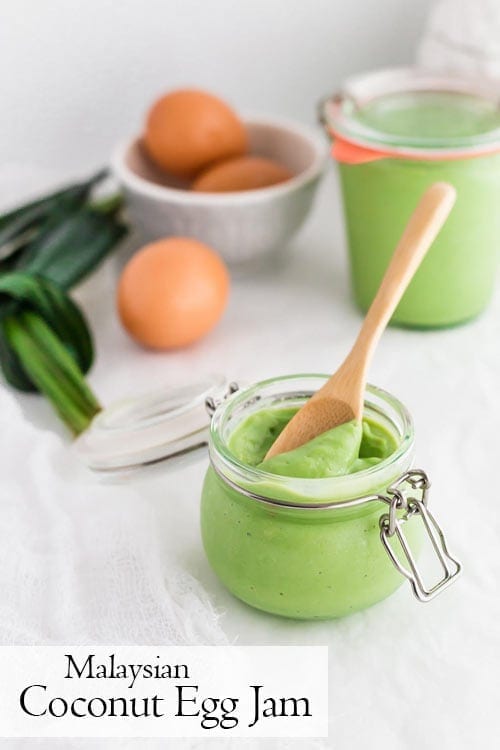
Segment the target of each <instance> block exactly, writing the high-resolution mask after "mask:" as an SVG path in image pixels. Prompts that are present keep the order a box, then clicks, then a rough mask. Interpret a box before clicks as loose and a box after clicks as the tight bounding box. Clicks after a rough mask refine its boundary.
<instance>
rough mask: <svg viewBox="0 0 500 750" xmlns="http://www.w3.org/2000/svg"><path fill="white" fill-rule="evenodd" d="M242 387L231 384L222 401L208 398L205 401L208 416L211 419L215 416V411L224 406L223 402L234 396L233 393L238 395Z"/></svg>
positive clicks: (211, 397)
mask: <svg viewBox="0 0 500 750" xmlns="http://www.w3.org/2000/svg"><path fill="white" fill-rule="evenodd" d="M239 389H240V387H239V385H238V383H235V382H232V383H229V385H228V387H227V392H226V393H225V394H224V396H223V397H222V398H221V399H215V398H214V397H213V396H208V398H206V399H205V409H206V410H207V412H208V416H209V417H210V419H211V418H212V417H213V415H214V414H215V410H216V409H217V407H218V406H220V404H222V402H223V401H225V400H226V399H227V398H229V396H232V395H233V393H236V391H239Z"/></svg>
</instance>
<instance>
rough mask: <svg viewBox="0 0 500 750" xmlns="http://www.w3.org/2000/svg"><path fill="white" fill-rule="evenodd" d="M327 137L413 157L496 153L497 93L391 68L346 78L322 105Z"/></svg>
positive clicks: (499, 132)
mask: <svg viewBox="0 0 500 750" xmlns="http://www.w3.org/2000/svg"><path fill="white" fill-rule="evenodd" d="M320 116H321V119H322V121H323V124H324V125H325V127H326V128H327V130H328V132H329V133H330V135H332V136H334V137H336V138H342V139H345V140H346V141H348V142H350V143H354V144H356V145H358V146H361V147H365V148H367V149H380V151H382V152H384V153H387V154H391V153H393V154H398V153H399V154H404V155H412V154H413V155H414V156H415V157H417V158H432V157H433V156H434V158H440V159H442V158H446V156H448V158H460V157H461V156H467V155H478V154H481V153H491V152H494V151H497V150H499V149H500V102H499V97H498V92H497V91H496V90H495V88H494V87H493V86H491V85H490V84H488V83H487V82H486V81H481V80H476V79H470V78H461V77H455V76H444V75H439V74H435V73H431V72H428V71H425V70H420V69H418V68H393V69H387V70H381V71H376V72H373V73H368V74H365V75H359V76H355V77H352V78H350V79H348V80H347V82H346V83H345V85H344V87H343V89H342V91H341V92H340V94H337V95H336V96H333V97H330V98H327V99H326V100H325V101H324V102H323V103H322V105H321V113H320Z"/></svg>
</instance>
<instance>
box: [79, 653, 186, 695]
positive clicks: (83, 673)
mask: <svg viewBox="0 0 500 750" xmlns="http://www.w3.org/2000/svg"><path fill="white" fill-rule="evenodd" d="M65 657H66V659H67V672H66V674H65V675H64V677H65V678H66V679H67V680H71V679H72V678H77V679H80V680H81V679H86V680H98V679H104V680H128V683H127V687H128V688H130V689H132V688H133V687H134V685H135V681H136V680H137V678H141V679H146V680H148V679H155V680H158V679H171V680H187V679H189V677H190V674H189V670H188V667H187V664H160V657H159V656H157V657H156V659H157V662H156V664H120V663H119V662H117V660H116V657H115V655H114V654H110V655H109V656H108V659H107V661H106V662H105V663H101V662H96V660H95V659H96V656H95V654H89V655H88V656H87V658H86V659H85V661H82V662H81V663H80V664H78V663H77V661H76V660H75V658H74V657H73V656H72V655H71V654H65Z"/></svg>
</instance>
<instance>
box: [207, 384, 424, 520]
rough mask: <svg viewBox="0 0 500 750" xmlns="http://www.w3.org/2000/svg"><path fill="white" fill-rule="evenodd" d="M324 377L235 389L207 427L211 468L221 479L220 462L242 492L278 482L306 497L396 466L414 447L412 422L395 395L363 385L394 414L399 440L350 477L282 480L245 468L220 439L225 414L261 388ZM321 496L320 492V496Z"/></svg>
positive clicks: (284, 503) (266, 497) (285, 504)
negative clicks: (251, 486) (384, 455)
mask: <svg viewBox="0 0 500 750" xmlns="http://www.w3.org/2000/svg"><path fill="white" fill-rule="evenodd" d="M328 377H329V376H328V375H325V374H321V373H299V374H294V375H284V376H278V377H275V378H268V379H266V380H261V381H259V382H257V383H255V384H253V385H252V386H249V387H248V388H244V389H241V390H238V391H237V392H236V393H234V394H232V395H231V396H230V397H229V398H228V399H226V400H225V401H223V402H222V403H220V404H219V405H218V407H217V409H216V411H215V413H214V415H213V417H212V421H211V425H210V441H209V454H210V460H211V463H212V465H213V466H214V468H215V470H216V471H217V473H219V474H220V475H222V476H224V478H225V472H224V473H222V472H221V470H220V466H219V465H216V462H218V464H220V462H221V461H222V464H223V466H224V468H225V469H227V470H228V471H229V472H231V473H232V474H233V475H236V477H237V478H238V479H241V484H240V482H239V481H235V480H234V479H233V480H232V483H233V484H236V486H237V487H238V488H241V489H245V485H247V483H252V484H253V483H255V484H258V483H266V482H268V483H271V484H276V482H279V484H280V487H281V488H284V489H288V490H290V491H291V494H303V495H304V496H307V494H309V492H308V490H309V489H310V488H311V486H314V487H315V488H318V489H319V488H322V489H325V488H327V489H328V490H331V491H332V493H334V492H335V488H337V489H339V488H341V487H342V485H345V484H346V482H349V481H351V482H354V481H355V482H357V483H362V482H363V481H365V480H366V481H367V482H369V481H370V480H371V479H376V477H377V475H381V474H382V473H383V472H384V471H385V470H388V469H390V467H391V466H393V465H396V464H397V462H398V461H399V460H400V459H402V458H403V457H404V456H405V455H407V454H408V453H409V452H410V451H411V450H412V448H413V445H414V428H413V420H412V418H411V415H410V413H409V411H408V410H407V408H406V407H405V406H404V404H402V403H401V401H399V399H397V398H396V397H395V396H393V395H392V394H391V393H389V392H388V391H385V390H383V389H382V388H379V387H377V386H375V385H371V384H367V386H366V393H367V396H370V395H372V396H375V397H378V398H379V399H380V400H381V401H382V402H384V403H386V404H387V405H388V407H390V408H392V409H393V410H394V411H395V412H396V413H397V415H398V417H399V418H400V419H401V439H400V441H399V443H398V447H397V448H396V450H395V451H394V452H393V453H391V455H390V456H388V457H387V458H384V459H382V460H381V461H380V462H379V463H377V464H375V465H374V466H370V467H368V468H366V469H363V470H362V471H358V472H355V473H354V474H347V475H342V476H337V477H316V478H304V477H285V476H281V475H276V474H273V473H271V472H268V471H265V470H263V469H259V468H258V467H255V466H248V465H247V464H245V463H243V462H242V461H240V460H239V459H238V458H237V456H235V455H234V454H233V453H232V452H231V451H230V450H229V447H228V445H227V442H226V441H225V440H224V438H223V436H222V429H223V427H224V419H225V418H227V416H228V413H229V414H230V411H231V410H232V409H234V408H235V407H236V406H238V405H240V404H241V403H242V402H245V401H249V402H253V400H254V399H255V398H256V397H257V393H258V392H259V391H261V390H263V389H265V388H266V387H268V386H272V385H276V384H279V383H283V385H286V384H291V382H292V381H298V380H306V381H307V380H310V381H312V380H313V379H316V380H318V379H319V380H327V379H328ZM288 393H289V395H294V392H293V391H292V392H290V391H288ZM313 393H314V390H311V391H309V392H308V393H307V394H304V395H307V396H309V397H310V396H311V395H312V394H313ZM279 395H280V396H282V397H286V395H287V392H286V391H283V393H282V394H279ZM365 404H366V405H368V406H370V405H371V402H370V401H369V400H368V399H366V401H365ZM247 494H248V496H249V497H251V498H253V499H255V500H258V499H259V497H258V493H255V492H249V493H247ZM321 494H322V493H321ZM262 497H263V500H264V501H265V502H267V503H268V504H271V505H273V504H274V505H276V506H280V507H293V508H299V509H308V510H318V509H326V508H327V507H328V508H330V507H331V506H332V500H331V499H330V500H328V502H325V503H309V504H305V503H299V502H297V503H295V502H293V503H291V502H287V501H283V499H279V498H274V499H273V498H272V497H271V496H270V495H268V494H267V493H266V495H263V496H262ZM361 499H363V500H364V502H366V503H367V502H371V501H373V500H374V499H375V498H374V495H373V493H370V494H366V497H365V496H364V495H363V496H362V498H361V497H360V498H359V500H361ZM333 504H334V505H337V506H338V507H341V506H342V503H341V502H339V503H333ZM357 504H358V505H361V504H363V503H361V502H360V503H357Z"/></svg>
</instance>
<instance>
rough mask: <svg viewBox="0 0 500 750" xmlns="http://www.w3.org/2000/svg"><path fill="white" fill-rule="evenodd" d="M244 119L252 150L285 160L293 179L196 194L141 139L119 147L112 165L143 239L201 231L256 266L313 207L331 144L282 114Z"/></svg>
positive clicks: (233, 260)
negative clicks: (173, 176)
mask: <svg viewBox="0 0 500 750" xmlns="http://www.w3.org/2000/svg"><path fill="white" fill-rule="evenodd" d="M245 124H246V127H247V130H248V133H249V138H250V152H251V153H252V154H257V155H259V156H265V157H269V158H271V159H276V160H277V161H279V162H281V163H282V164H283V165H284V166H286V167H288V169H290V171H291V172H292V173H293V174H294V175H295V176H294V177H293V178H292V179H290V180H287V181H286V182H283V183H281V184H279V185H275V186H272V187H268V188H261V189H258V190H245V191H240V192H232V193H198V192H192V191H190V190H187V189H186V188H185V187H184V186H183V185H182V184H176V183H174V182H173V181H171V180H170V179H168V178H166V177H165V175H164V174H163V173H162V172H161V171H160V170H158V169H157V168H156V167H155V166H154V165H153V164H152V163H151V161H150V160H149V159H148V157H147V155H146V153H145V151H144V149H143V147H142V144H141V139H140V138H135V139H133V140H132V141H131V142H130V141H129V142H128V143H125V144H123V145H121V146H120V147H119V148H118V149H117V150H116V152H115V154H114V155H113V159H112V169H113V172H114V174H115V176H116V177H117V179H118V181H119V182H120V184H121V186H122V188H123V190H124V192H125V196H126V200H127V206H128V209H129V214H130V217H131V219H132V221H133V223H134V225H135V226H136V227H137V228H138V229H139V231H140V232H141V234H142V235H143V237H144V239H145V240H153V239H158V238H159V237H167V236H172V235H177V236H184V237H186V236H187V237H195V238H196V239H198V240H201V241H202V242H206V243H207V244H208V245H210V246H211V247H213V248H214V249H215V250H217V251H218V252H219V253H220V254H221V255H222V256H223V258H224V259H225V260H226V261H227V262H228V263H229V264H232V265H236V264H238V265H242V264H249V263H250V264H253V263H254V262H255V261H257V262H258V261H259V260H261V259H263V258H264V257H266V256H268V255H269V254H270V253H272V252H275V251H279V250H280V249H281V248H283V247H284V245H285V244H286V243H287V242H288V240H289V239H290V238H291V237H292V235H293V234H294V233H295V232H296V231H297V230H298V229H299V227H300V226H301V224H302V223H303V221H304V219H305V218H306V216H307V214H308V212H309V209H310V208H311V205H312V201H313V197H314V193H315V190H316V188H317V186H318V183H319V180H320V177H321V173H322V171H323V168H324V165H325V163H326V156H327V146H326V143H325V142H324V141H323V140H322V138H321V136H320V134H319V133H318V134H317V133H316V132H315V131H313V130H311V129H309V128H306V127H304V126H301V125H297V124H295V123H290V122H287V121H284V120H275V119H268V118H266V119H264V118H262V119H260V118H259V119H257V118H252V119H249V120H246V123H245Z"/></svg>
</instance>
